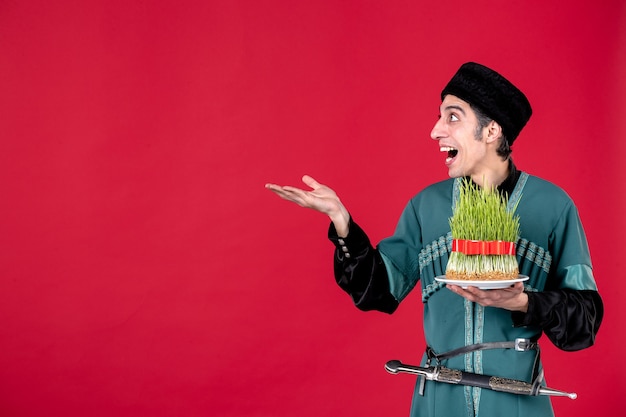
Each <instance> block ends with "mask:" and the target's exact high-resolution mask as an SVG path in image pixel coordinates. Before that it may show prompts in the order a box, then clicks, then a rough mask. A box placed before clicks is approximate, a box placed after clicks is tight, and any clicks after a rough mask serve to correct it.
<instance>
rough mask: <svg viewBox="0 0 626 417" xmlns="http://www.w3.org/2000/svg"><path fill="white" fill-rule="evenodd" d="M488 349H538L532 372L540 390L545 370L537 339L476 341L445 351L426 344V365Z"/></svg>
mask: <svg viewBox="0 0 626 417" xmlns="http://www.w3.org/2000/svg"><path fill="white" fill-rule="evenodd" d="M487 349H515V350H516V351H518V352H526V351H529V350H536V351H537V353H536V355H535V363H534V365H533V372H532V384H533V389H534V390H538V389H539V386H540V385H541V381H543V372H539V344H538V343H537V341H536V340H530V339H524V338H518V339H515V340H513V341H508V342H486V343H475V344H473V345H467V346H463V347H460V348H458V349H453V350H450V351H448V352H443V353H435V351H434V350H433V349H432V348H431V347H430V346H426V357H427V358H428V359H427V360H426V366H430V362H431V361H432V360H433V359H434V360H435V361H437V363H439V362H441V361H442V360H445V359H448V358H452V357H454V356H459V355H464V354H466V353H472V352H477V351H479V350H487ZM425 382H426V379H425V378H421V381H420V387H419V394H420V395H424V383H425Z"/></svg>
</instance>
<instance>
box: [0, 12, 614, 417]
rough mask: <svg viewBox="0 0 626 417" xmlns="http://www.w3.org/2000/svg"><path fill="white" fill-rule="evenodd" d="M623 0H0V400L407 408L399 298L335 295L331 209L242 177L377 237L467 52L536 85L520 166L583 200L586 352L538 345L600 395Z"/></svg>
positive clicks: (423, 156)
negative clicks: (394, 365)
mask: <svg viewBox="0 0 626 417" xmlns="http://www.w3.org/2000/svg"><path fill="white" fill-rule="evenodd" d="M625 5H626V3H624V2H623V1H622V0H609V1H602V2H598V1H572V2H568V3H567V4H565V3H563V2H561V1H545V0H532V1H524V2H508V3H506V4H505V3H500V2H492V1H486V0H477V1H474V2H468V1H458V0H450V1H445V2H428V4H426V3H422V2H414V1H401V0H387V1H312V2H297V1H269V0H257V1H243V0H241V1H227V0H224V1H208V2H207V1H188V2H184V1H119V0H116V1H111V0H107V1H104V0H101V1H87V2H81V1H61V2H49V1H30V2H18V1H11V0H4V1H2V2H0V85H1V90H0V94H1V100H0V106H1V107H0V138H1V139H2V148H1V150H0V195H1V196H2V203H1V204H0V218H1V219H2V220H1V222H0V242H1V247H0V249H1V250H0V274H1V281H0V353H1V354H0V415H2V416H41V415H52V416H86V415H90V416H112V415H116V416H143V415H145V416H148V415H149V416H155V417H156V416H207V415H215V416H293V415H298V416H319V415H327V416H334V415H346V416H356V415H359V416H380V415H386V416H405V415H407V414H408V408H409V403H410V396H411V393H412V390H413V382H414V379H413V378H412V377H410V376H407V375H398V376H391V375H389V374H387V373H386V372H385V371H384V369H383V365H384V363H385V362H386V361H387V360H389V359H394V358H397V359H401V360H403V361H405V362H413V363H414V362H417V361H418V360H419V357H420V356H421V353H422V351H423V348H424V343H423V338H422V333H421V324H420V321H421V303H420V297H419V295H417V293H414V294H412V295H411V296H409V298H408V299H407V300H406V302H405V303H404V304H403V305H402V306H401V307H400V309H399V310H398V311H397V312H396V313H395V314H394V315H392V316H387V315H384V314H380V313H362V312H360V311H358V310H356V309H355V308H354V307H353V306H352V304H351V301H350V299H349V298H348V297H347V296H346V295H345V294H343V293H342V292H341V291H340V290H339V289H338V288H337V287H336V285H335V284H334V281H333V278H332V273H331V268H332V266H331V254H332V246H331V245H330V243H329V242H327V240H326V238H325V234H326V228H327V223H328V222H327V219H325V218H323V216H320V215H319V214H317V213H313V212H311V211H308V210H303V209H299V208H297V207H295V206H291V205H289V204H288V203H286V202H284V201H282V200H280V199H278V198H276V197H275V196H273V195H272V194H271V193H270V192H268V191H267V190H265V189H264V188H263V185H264V183H265V182H268V181H269V182H278V183H287V184H292V185H298V184H300V177H301V176H302V175H303V174H311V175H313V176H314V177H316V178H317V179H318V180H319V181H321V182H324V183H327V184H330V185H332V186H333V187H334V188H335V189H336V190H337V191H338V193H339V194H340V196H341V197H342V200H343V201H344V202H345V203H346V205H347V206H348V208H349V209H350V210H351V212H352V214H353V216H354V217H355V219H356V220H357V221H358V222H359V223H360V224H361V225H362V226H363V227H364V228H365V229H366V230H367V231H368V232H369V234H370V237H371V238H372V240H373V241H375V242H376V241H378V240H380V239H381V238H383V237H385V236H387V235H389V234H391V233H392V231H393V228H394V226H395V222H396V220H397V218H398V216H399V214H400V211H401V210H402V208H403V207H404V205H405V203H406V201H407V200H408V199H409V198H410V197H411V196H412V195H413V194H415V193H416V192H417V191H419V190H420V189H421V188H422V187H424V186H425V185H427V184H429V183H431V182H433V181H437V180H440V179H443V178H445V177H446V169H445V166H444V165H443V157H442V156H441V155H440V154H439V152H438V149H437V148H436V145H435V143H434V142H433V141H431V140H430V139H429V133H430V129H431V127H432V125H433V124H434V122H435V121H436V117H437V113H438V105H439V92H440V90H441V88H442V87H443V85H444V84H445V83H446V82H447V81H448V80H449V78H450V77H451V76H452V74H453V73H454V72H455V71H456V69H457V68H458V67H459V66H460V65H461V64H462V63H463V62H465V61H468V60H475V61H478V62H482V63H484V64H486V65H489V66H492V67H493V68H495V69H497V70H499V71H500V72H502V73H503V74H505V75H506V76H507V77H508V78H510V79H511V80H513V81H514V82H515V83H516V84H518V85H519V86H520V87H521V88H522V89H523V90H524V91H525V92H526V93H527V95H528V96H529V98H530V100H531V102H532V103H533V107H534V111H535V114H534V115H533V117H532V119H531V121H530V123H529V125H528V126H527V128H526V129H525V131H524V132H523V133H522V135H521V136H520V138H519V139H518V141H517V142H516V144H515V147H514V150H515V152H514V154H513V155H514V157H515V161H516V163H517V164H518V166H519V167H521V168H522V169H524V170H526V171H528V172H530V173H533V174H535V175H538V176H541V177H544V178H546V179H548V180H551V181H553V182H555V183H557V184H559V185H561V186H562V187H563V188H564V189H565V190H566V191H567V192H568V193H569V194H570V195H571V196H572V197H573V198H574V200H575V201H576V203H577V204H578V207H579V210H580V214H581V216H582V219H583V222H584V224H585V228H586V231H587V234H588V238H589V243H590V247H591V252H592V258H593V261H594V265H595V272H596V277H597V281H598V285H599V287H600V290H601V292H602V294H603V296H604V300H605V303H606V318H605V322H604V325H603V328H602V329H601V331H600V333H599V336H598V340H597V344H596V345H595V346H594V347H593V348H591V349H588V350H586V351H583V352H578V353H565V352H559V351H557V350H556V349H555V348H553V347H551V346H550V345H549V343H548V342H547V341H546V340H544V343H543V346H544V350H543V351H544V362H545V366H546V371H547V380H548V383H549V384H550V385H551V386H553V387H555V388H560V389H565V390H571V391H576V392H578V394H579V399H577V400H576V401H571V400H569V399H563V398H558V399H555V400H554V401H553V403H554V406H555V409H556V411H557V414H559V415H568V416H587V415H590V414H592V413H595V414H602V413H609V412H615V411H616V410H618V409H621V407H619V408H618V406H620V405H621V404H622V398H621V396H622V395H623V393H624V392H625V386H624V378H623V375H624V372H625V371H626V366H625V365H624V361H623V347H624V342H625V340H624V332H623V329H624V326H623V318H622V317H623V313H621V312H620V311H619V305H620V303H621V301H622V300H623V299H624V290H625V288H626V284H624V282H625V280H624V270H625V263H624V256H621V250H620V244H619V238H620V236H621V235H623V233H624V231H625V230H626V228H625V226H626V225H625V221H624V214H623V213H624V209H625V208H626V207H625V204H624V202H623V194H624V191H625V189H624V185H623V184H624V183H623V177H624V174H623V171H624V166H623V165H622V164H621V162H622V161H621V160H622V159H623V155H624V153H625V151H626V147H625V146H624V138H625V137H626V129H625V127H624V118H623V113H624V110H625V106H624V99H623V97H624V96H625V93H626V86H625V84H624V77H623V75H624V74H625V71H626V61H625V57H626V45H625V40H626V32H625V29H624V28H626V8H625Z"/></svg>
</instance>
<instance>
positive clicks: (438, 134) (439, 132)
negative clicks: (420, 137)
mask: <svg viewBox="0 0 626 417" xmlns="http://www.w3.org/2000/svg"><path fill="white" fill-rule="evenodd" d="M444 136H445V131H444V129H443V118H442V117H440V118H439V120H437V123H435V126H433V130H431V131H430V138H431V139H433V140H439V139H441V138H442V137H444Z"/></svg>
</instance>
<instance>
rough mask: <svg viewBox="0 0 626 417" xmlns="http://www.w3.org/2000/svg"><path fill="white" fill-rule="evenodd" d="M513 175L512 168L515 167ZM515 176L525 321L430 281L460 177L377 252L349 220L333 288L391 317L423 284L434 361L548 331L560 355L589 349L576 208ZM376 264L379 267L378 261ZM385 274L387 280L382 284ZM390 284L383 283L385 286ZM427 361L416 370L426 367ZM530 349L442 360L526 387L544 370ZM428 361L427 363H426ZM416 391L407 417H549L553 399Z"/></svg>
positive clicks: (420, 202) (415, 210)
mask: <svg viewBox="0 0 626 417" xmlns="http://www.w3.org/2000/svg"><path fill="white" fill-rule="evenodd" d="M513 170H514V168H513ZM515 177H518V178H519V179H518V180H517V181H516V184H515V186H514V188H513V190H512V192H511V193H510V199H509V205H510V206H515V204H518V206H517V210H516V213H517V214H519V216H520V232H521V238H520V240H519V241H518V245H517V259H518V262H519V267H520V273H521V274H523V275H527V276H528V277H530V279H529V280H528V281H526V282H525V290H526V291H527V292H528V294H529V311H528V313H526V314H522V313H511V312H510V311H507V310H503V309H499V308H493V307H482V306H480V305H478V304H476V303H472V302H470V301H467V300H465V299H464V298H462V297H459V296H458V295H456V294H454V293H453V292H451V291H448V290H446V289H445V284H442V283H440V282H437V281H435V277H436V276H442V275H445V270H446V263H447V261H448V256H449V254H450V251H451V244H452V236H451V234H450V227H449V223H448V219H449V217H450V216H451V215H452V210H453V206H454V201H455V198H456V197H457V196H458V192H459V190H458V186H459V181H460V180H459V179H450V180H446V181H442V182H439V183H436V184H433V185H431V186H429V187H428V188H426V189H424V190H423V191H422V192H420V193H419V194H418V195H417V196H415V197H414V198H413V199H412V200H411V201H410V202H409V204H408V205H407V207H406V208H405V210H404V212H403V213H402V216H401V218H400V221H399V223H398V226H397V228H396V231H395V233H394V235H393V236H391V237H389V238H386V239H384V240H382V241H381V242H380V244H379V245H378V250H375V249H373V248H372V247H371V245H370V244H369V241H368V240H367V237H366V236H365V234H364V233H363V231H362V230H361V229H360V228H359V227H358V226H357V225H356V224H355V223H351V229H350V234H349V236H348V237H347V238H344V239H340V238H338V237H337V236H336V234H335V232H334V229H333V228H332V226H331V232H330V238H331V240H333V241H334V242H335V243H336V245H337V251H336V256H335V272H336V277H337V281H338V283H339V285H340V286H341V287H342V288H344V289H345V290H346V291H347V292H348V293H350V294H351V295H352V296H353V298H354V300H355V302H356V304H357V306H358V307H359V308H362V309H364V310H370V309H378V310H381V311H386V312H389V313H391V312H393V311H394V310H395V308H396V307H397V304H398V303H399V302H401V301H402V300H403V299H404V298H405V297H406V295H407V294H408V293H409V292H410V291H411V290H412V289H413V288H415V287H416V285H417V283H418V281H419V282H420V284H421V286H420V288H421V291H422V301H423V303H424V334H425V339H426V342H427V344H428V346H429V347H430V349H432V351H433V352H434V353H435V354H440V353H444V352H448V351H451V350H454V349H457V348H459V347H463V346H468V345H473V344H479V343H489V342H504V341H515V340H516V339H520V338H523V339H528V340H531V341H536V340H537V339H539V337H540V336H541V334H542V331H544V332H546V334H547V335H548V337H549V338H550V339H551V340H552V341H553V342H554V343H555V345H557V346H558V347H559V348H561V349H565V350H578V349H582V348H584V347H587V346H590V345H591V344H592V343H593V340H594V337H595V333H596V332H597V329H598V326H599V324H600V320H601V318H602V302H601V300H600V298H599V296H598V293H597V288H596V284H595V281H594V278H593V274H592V269H591V260H590V257H589V251H588V248H587V243H586V240H585V234H584V231H583V228H582V225H581V222H580V219H579V216H578V212H577V209H576V207H575V206H574V204H573V202H572V200H571V199H570V198H569V197H568V196H567V194H566V193H565V192H564V191H563V190H561V189H560V188H558V187H557V186H555V185H553V184H551V183H549V182H547V181H544V180H542V179H539V178H537V177H534V176H529V175H527V174H526V173H521V174H520V173H516V174H514V175H512V176H511V177H510V179H509V182H510V181H514V180H515ZM381 260H382V262H381ZM384 277H386V279H387V283H385V282H382V280H383V279H384ZM385 284H387V285H385ZM426 359H427V358H426V356H424V358H423V360H422V365H424V364H425V362H426ZM536 360H538V351H537V350H535V349H531V350H525V351H517V350H515V349H489V350H479V351H475V352H472V353H468V354H465V355H460V356H456V357H452V358H449V359H446V360H444V361H442V365H445V366H446V367H448V368H454V369H460V370H465V371H469V372H475V373H479V374H486V375H495V376H500V377H505V378H512V379H520V380H524V381H527V382H532V381H533V380H534V378H535V377H536V374H537V373H538V372H539V371H540V370H541V365H540V364H539V363H537V364H535V361H536ZM432 364H433V363H431V365H432ZM418 387H419V383H418V386H416V392H415V395H414V398H413V404H412V411H411V416H446V417H447V416H480V417H490V416H494V417H496V416H498V417H499V416H502V415H507V416H518V415H519V416H530V415H532V416H550V415H553V413H552V407H551V404H550V400H549V397H538V396H518V395H514V394H506V393H499V392H494V391H489V390H481V389H479V388H472V387H464V386H457V385H448V384H441V383H437V382H433V381H426V384H425V387H424V394H423V395H420V394H419V393H418V392H417V391H418Z"/></svg>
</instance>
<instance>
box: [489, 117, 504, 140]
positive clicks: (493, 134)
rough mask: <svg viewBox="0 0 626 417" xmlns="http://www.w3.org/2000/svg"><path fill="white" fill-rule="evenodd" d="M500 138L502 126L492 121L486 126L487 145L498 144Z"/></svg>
mask: <svg viewBox="0 0 626 417" xmlns="http://www.w3.org/2000/svg"><path fill="white" fill-rule="evenodd" d="M501 136H502V126H500V125H499V124H498V122H496V121H495V120H492V121H491V122H489V124H488V125H487V138H486V141H487V143H498V140H499V139H500V137H501Z"/></svg>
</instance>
